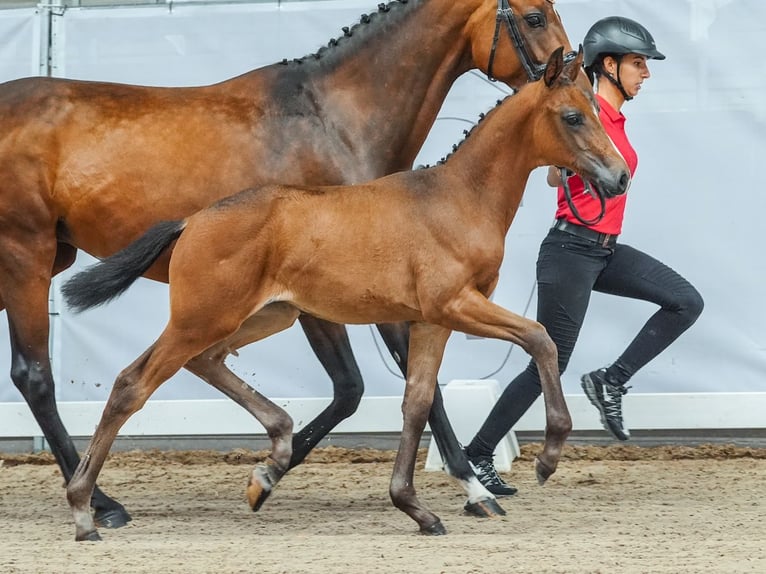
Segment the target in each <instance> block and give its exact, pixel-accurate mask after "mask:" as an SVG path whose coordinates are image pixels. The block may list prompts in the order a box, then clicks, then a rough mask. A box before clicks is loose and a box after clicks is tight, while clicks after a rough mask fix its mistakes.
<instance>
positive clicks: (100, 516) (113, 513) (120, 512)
mask: <svg viewBox="0 0 766 574" xmlns="http://www.w3.org/2000/svg"><path fill="white" fill-rule="evenodd" d="M93 520H94V521H95V522H96V526H99V527H102V528H122V527H123V526H125V525H126V524H127V523H128V522H130V521H131V520H133V518H132V517H131V516H130V514H128V511H127V510H125V509H124V508H110V509H109V510H99V511H97V512H96V513H95V514H94V516H93Z"/></svg>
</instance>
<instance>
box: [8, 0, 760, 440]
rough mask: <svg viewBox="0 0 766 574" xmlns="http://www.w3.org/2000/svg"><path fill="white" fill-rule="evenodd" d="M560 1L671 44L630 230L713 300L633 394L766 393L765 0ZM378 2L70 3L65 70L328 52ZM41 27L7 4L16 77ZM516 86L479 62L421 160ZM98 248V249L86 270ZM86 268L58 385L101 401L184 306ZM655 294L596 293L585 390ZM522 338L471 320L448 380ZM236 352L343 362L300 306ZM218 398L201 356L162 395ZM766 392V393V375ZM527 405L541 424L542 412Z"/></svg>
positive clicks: (529, 229) (215, 69) (389, 381)
mask: <svg viewBox="0 0 766 574" xmlns="http://www.w3.org/2000/svg"><path fill="white" fill-rule="evenodd" d="M556 5H557V7H558V10H559V12H560V13H561V16H562V18H563V20H564V23H565V26H566V28H567V30H568V32H569V36H570V38H571V40H572V42H573V44H575V45H576V44H577V43H578V42H579V41H580V38H582V36H583V35H584V33H585V31H586V30H587V29H588V27H589V26H590V24H591V23H592V22H593V21H595V20H596V19H598V18H601V17H603V16H607V15H612V14H620V15H625V16H628V17H632V18H635V19H636V20H639V21H641V22H642V23H644V24H645V25H646V26H647V27H648V28H649V29H650V30H651V31H652V32H653V34H654V36H655V39H656V40H657V44H658V47H659V49H660V50H661V51H663V52H664V53H665V54H666V55H667V56H668V58H667V60H666V61H664V62H655V63H652V66H651V71H652V73H653V77H652V78H651V79H650V80H649V81H648V82H647V83H646V84H645V86H644V90H642V92H641V95H640V96H639V98H637V100H635V101H633V102H630V103H628V104H626V106H625V108H624V112H625V114H626V115H627V116H628V124H627V129H628V131H629V135H630V137H631V140H632V142H633V144H634V146H635V147H636V149H637V150H638V152H639V157H640V160H639V168H638V172H637V176H636V178H635V180H634V183H633V185H632V188H631V191H630V200H629V204H628V215H627V218H626V225H625V231H624V235H623V241H624V242H626V243H630V244H633V245H634V246H636V247H638V248H640V249H642V250H645V251H647V252H649V253H650V254H652V255H654V256H656V257H657V258H659V259H660V260H662V261H664V262H665V263H667V264H668V265H670V266H671V267H673V268H675V269H676V270H677V271H679V272H680V273H681V274H682V275H684V276H686V277H687V278H688V279H689V280H690V281H691V282H692V283H694V284H695V285H696V286H697V288H698V289H699V290H700V292H701V293H702V295H703V297H704V298H705V301H706V308H705V311H704V313H703V315H702V317H701V318H700V320H699V321H698V323H697V324H696V325H694V326H693V327H692V328H691V329H690V330H689V331H688V332H687V333H686V334H685V335H684V336H683V337H682V338H681V339H679V341H678V342H676V343H675V344H674V345H673V346H672V347H671V348H670V349H668V350H667V351H666V352H665V353H664V354H663V355H661V356H660V357H658V358H657V359H656V360H654V361H653V362H651V363H650V364H649V365H648V366H647V367H646V368H645V369H644V370H642V371H641V372H640V373H639V374H638V375H637V376H636V377H635V379H634V381H633V385H634V387H633V389H632V391H631V395H629V398H628V403H630V399H631V398H633V394H637V395H638V394H646V395H647V396H646V398H647V399H651V400H647V401H645V402H643V403H640V402H635V403H634V404H643V405H647V406H646V407H645V408H646V409H649V410H656V409H657V408H658V405H660V406H664V408H666V409H667V410H665V411H662V412H663V413H664V414H663V415H662V417H661V420H659V421H657V420H655V419H652V420H653V421H654V422H653V423H652V424H653V425H655V426H656V427H657V428H678V425H679V424H681V423H680V422H679V421H681V420H683V421H688V420H693V419H694V415H695V413H693V412H692V413H689V412H685V413H681V412H679V409H686V408H688V405H689V404H691V403H689V402H684V401H681V402H673V401H674V397H675V396H676V395H674V394H673V393H681V394H683V397H685V398H689V397H700V396H706V395H703V393H721V395H720V398H721V400H720V401H716V400H713V401H711V402H706V403H705V404H706V405H708V407H705V408H714V407H715V404H716V402H718V403H719V404H723V403H726V401H727V400H729V401H731V400H732V398H734V399H735V402H734V403H731V402H729V403H726V404H731V405H736V404H747V405H752V404H753V402H752V398H753V395H751V394H750V393H761V392H762V391H763V390H764V380H765V379H766V329H764V322H765V320H766V310H765V309H766V307H765V306H764V304H763V302H762V297H763V295H762V291H763V289H762V286H761V281H762V280H763V276H764V262H763V257H762V255H761V246H760V245H759V244H758V243H757V241H756V239H757V237H758V236H759V235H758V232H759V225H760V223H761V219H762V217H763V216H762V214H763V213H764V212H766V199H765V198H764V194H762V193H760V192H759V187H760V185H761V180H760V178H759V175H760V172H761V170H760V169H759V168H760V165H759V161H762V158H764V157H766V135H765V134H766V129H765V128H766V96H764V88H766V63H764V59H763V57H762V55H761V41H762V40H761V39H762V38H763V37H764V32H766V30H765V28H766V3H764V2H762V1H761V0H579V1H578V0H559V2H557V4H556ZM375 6H376V2H374V1H371V0H344V1H319V2H283V3H281V4H280V5H277V4H275V3H258V4H252V5H247V4H235V5H217V6H208V5H184V4H174V6H173V9H172V11H169V10H168V8H167V7H165V6H153V7H133V8H110V9H69V10H67V11H66V12H65V14H64V15H63V16H61V17H56V18H54V21H53V25H54V30H55V31H56V34H55V36H54V38H55V43H54V46H53V60H52V70H53V74H54V75H57V76H62V77H69V78H78V79H97V80H109V81H120V82H129V83H141V84H151V85H197V84H206V83H211V82H215V81H219V80H222V79H225V78H227V77H230V76H233V75H236V74H239V73H242V72H244V71H247V70H249V69H252V68H255V67H258V66H261V65H265V64H268V63H272V62H274V61H278V60H281V59H282V58H291V57H298V56H302V55H305V54H307V53H310V52H313V51H315V50H316V49H317V48H318V47H319V46H321V45H324V44H326V43H327V41H328V40H329V39H330V38H332V37H337V36H338V35H340V34H341V32H340V28H341V27H342V26H345V25H351V24H353V23H355V22H356V21H358V18H359V15H360V14H361V13H363V12H368V11H370V10H375ZM4 12H5V13H4ZM39 29H40V23H39V22H38V21H37V14H36V12H35V11H34V10H28V11H16V10H14V11H0V74H1V75H2V76H1V77H0V79H2V80H6V79H11V78H14V77H19V76H23V75H30V74H34V73H37V70H38V67H37V66H39V44H40V42H39ZM503 93H504V89H503V88H502V87H501V86H497V85H495V84H490V83H489V82H487V81H486V79H484V77H483V76H480V75H479V74H468V75H466V76H465V77H463V78H461V79H460V80H459V81H458V83H457V84H456V86H455V87H454V89H453V90H452V92H451V93H450V96H449V98H448V101H447V102H446V103H445V106H444V108H443V110H442V112H441V114H440V118H439V120H437V123H436V125H435V127H434V129H433V131H432V133H431V135H430V136H429V139H428V141H427V143H426V145H425V146H424V149H423V151H422V153H421V155H420V157H419V159H418V163H432V162H434V161H435V160H437V159H439V158H440V157H442V156H443V155H444V154H446V153H447V152H449V151H450V148H451V146H452V145H453V144H454V143H457V142H458V141H459V140H460V138H461V137H462V135H461V134H462V131H463V130H464V129H466V128H467V127H469V126H468V123H470V122H473V121H475V120H476V119H477V117H478V114H479V113H480V112H483V111H486V110H487V109H489V108H490V107H491V106H492V105H494V102H495V100H496V99H497V98H498V97H499V96H502V95H503ZM542 176H543V173H542V171H539V172H536V173H535V174H533V177H532V179H531V181H530V185H529V187H528V190H527V193H526V197H525V199H524V204H523V208H522V209H521V210H520V211H519V214H518V216H517V219H516V221H515V222H514V225H513V227H512V229H511V233H510V234H509V237H508V241H507V248H508V250H507V257H506V262H505V265H504V267H503V272H502V279H501V282H500V285H499V287H498V291H497V293H496V295H495V301H496V302H498V303H500V304H503V305H505V306H507V307H508V308H510V309H512V310H514V311H517V312H524V313H526V314H527V315H529V316H534V309H535V300H534V290H533V286H534V267H535V259H536V256H537V248H538V245H539V242H540V240H541V239H542V237H543V236H544V235H545V233H546V230H547V227H548V226H549V224H550V222H551V220H552V218H553V213H554V210H555V192H554V190H551V189H549V188H547V186H545V184H544V182H543V177H542ZM92 261H93V260H92V259H91V258H89V257H88V256H85V255H84V254H81V255H80V256H79V258H78V263H77V265H76V266H75V269H74V270H75V271H76V270H77V269H78V268H81V267H82V266H84V265H86V264H88V263H91V262H92ZM70 274H71V273H70V272H67V273H66V274H63V275H62V276H61V277H60V278H58V279H57V282H56V284H55V285H54V289H53V290H52V301H51V307H52V320H53V333H52V343H51V352H52V357H53V361H54V372H55V375H56V380H57V383H58V385H57V397H58V399H59V400H60V401H101V400H104V399H105V398H106V396H107V394H108V392H109V390H110V388H111V383H112V381H113V379H114V377H115V375H116V374H117V372H119V370H120V369H122V368H123V367H124V366H125V365H127V364H128V363H129V362H130V361H132V360H133V359H134V358H135V357H136V356H137V355H138V354H139V353H140V352H141V351H143V349H144V348H146V347H147V346H148V345H149V344H150V343H151V342H152V341H153V340H154V338H155V337H156V335H157V334H158V333H159V332H160V330H161V328H162V326H163V325H164V322H165V319H166V317H167V310H166V309H167V303H166V299H167V288H166V286H164V285H159V284H156V283H152V282H150V281H147V280H141V281H139V284H137V285H136V286H135V287H134V288H133V289H132V290H131V291H130V292H129V293H128V294H127V295H125V296H124V297H122V298H121V299H120V300H118V301H117V302H115V303H113V304H111V305H109V306H108V307H105V308H103V309H99V310H96V311H91V312H87V313H85V314H82V315H77V316H73V315H71V314H69V313H68V312H67V310H66V309H65V308H63V306H62V304H61V302H60V298H59V295H58V291H57V286H58V284H59V282H60V281H61V280H65V279H66V277H68V276H70ZM654 309H655V308H654V306H653V305H650V304H646V303H641V302H634V301H628V300H624V299H618V298H614V297H608V296H603V295H599V294H595V295H594V297H593V301H592V305H591V310H590V313H589V315H588V318H587V320H586V323H585V326H584V329H583V332H582V336H581V339H580V342H579V343H578V346H577V349H576V350H575V353H574V355H573V357H572V361H571V364H570V368H569V370H568V371H567V373H565V374H564V376H563V378H562V381H563V384H564V390H565V393H567V394H568V395H578V394H580V388H579V384H578V380H579V375H580V374H581V373H582V372H584V371H588V370H592V369H594V368H596V367H599V366H602V365H604V364H607V363H608V362H610V361H611V360H613V359H614V358H616V356H617V355H618V354H619V353H620V351H621V350H622V349H623V348H624V347H625V345H627V343H628V342H629V341H630V339H631V338H632V337H633V336H634V334H635V333H636V332H637V330H638V329H639V327H640V325H641V324H642V323H643V321H645V320H646V318H647V317H648V316H649V315H650V314H651V313H653V312H654ZM5 329H6V327H5V325H3V326H2V327H0V403H2V402H6V403H10V402H17V401H20V400H21V397H20V395H19V394H18V392H17V391H16V389H15V388H14V387H13V386H12V384H11V383H10V378H9V376H8V372H9V364H10V357H9V349H8V345H7V333H6V331H5ZM349 329H350V333H351V338H352V344H353V347H354V351H355V355H356V357H357V360H358V362H359V364H360V367H361V369H362V373H363V375H364V378H365V382H366V388H367V395H368V396H390V397H397V396H400V395H401V392H402V381H401V379H400V377H399V375H398V373H397V372H396V371H395V369H394V367H393V361H392V360H391V359H390V357H389V356H388V355H387V354H386V352H385V351H383V352H381V351H380V350H379V349H381V350H382V343H381V342H380V341H379V338H378V337H377V336H376V334H374V332H373V330H372V329H371V328H369V327H367V326H352V327H350V328H349ZM511 350H512V349H511V348H510V347H509V345H508V344H506V343H502V342H497V341H488V340H475V339H468V338H467V337H465V336H464V335H462V334H455V335H453V337H452V339H451V341H450V344H449V347H448V350H447V353H446V357H445V361H444V365H443V368H442V371H441V375H440V380H441V382H442V383H446V382H447V381H449V380H451V379H477V378H489V377H491V378H496V379H498V380H499V381H500V383H501V385H504V384H506V383H507V382H508V381H509V380H510V379H511V378H512V377H513V376H514V375H515V374H516V373H517V372H518V371H519V370H520V369H522V368H523V367H524V365H525V364H526V362H527V360H528V358H527V356H526V355H525V354H524V353H523V352H522V351H521V350H520V349H515V350H512V352H510V351H511ZM509 352H510V356H509ZM230 363H231V365H232V366H233V368H234V369H235V370H236V371H237V372H239V373H240V374H241V375H242V376H243V377H244V378H246V379H247V380H248V382H250V383H251V384H253V386H255V387H256V388H258V389H259V390H261V391H263V392H264V393H265V394H267V395H268V396H271V397H285V398H298V397H327V396H329V395H330V394H331V386H330V382H329V379H328V377H327V376H326V374H325V373H324V371H323V370H322V368H321V366H320V365H319V362H318V361H317V360H316V358H315V357H314V356H313V354H312V352H311V351H310V349H309V347H308V344H307V342H306V340H305V337H304V336H303V333H302V331H301V329H300V327H299V326H297V325H296V326H295V327H294V328H292V329H291V330H289V331H287V332H285V333H282V334H279V335H277V336H274V337H272V338H271V339H269V340H266V341H263V342H260V343H258V344H256V345H252V346H251V348H249V349H246V350H243V352H242V353H241V355H240V357H239V358H236V359H232V360H231V361H230ZM731 393H747V394H744V395H736V394H735V395H732V394H731ZM678 396H681V395H678ZM218 398H220V395H219V394H218V393H217V392H216V391H214V390H212V389H209V388H207V387H206V385H204V384H203V383H201V382H199V381H197V380H196V379H194V378H193V377H192V376H190V375H186V374H179V375H178V376H177V377H176V378H174V380H172V381H171V382H169V383H168V384H166V385H165V386H163V387H162V388H161V389H160V390H159V391H158V392H157V393H156V394H155V399H157V400H162V399H164V400H175V399H218ZM756 398H757V399H759V400H763V396H761V395H756ZM758 404H763V403H762V402H761V403H758ZM538 406H539V405H538ZM727 412H729V411H727ZM759 412H762V410H761V411H759ZM637 414H640V413H637ZM655 414H656V413H655ZM699 414H700V416H702V415H704V413H699ZM719 415H720V413H719V414H718V415H716V417H717V418H716V417H713V418H712V419H711V418H710V417H708V418H706V419H705V420H706V421H710V420H715V421H718V423H717V426H741V423H742V421H737V420H722V419H721V417H720V416H719ZM534 416H537V415H534ZM642 416H643V417H644V418H642V419H641V420H649V419H651V418H652V413H650V412H646V413H643V414H642ZM742 416H743V417H744V419H743V420H745V419H747V425H749V426H764V425H763V424H762V422H760V421H761V420H762V419H760V417H758V416H756V418H757V419H758V420H757V421H756V422H753V421H752V419H751V418H748V415H747V414H746V413H745V414H743V415H742ZM663 417H664V418H663ZM639 418H640V417H639ZM703 418H704V417H703ZM582 420H583V421H584V422H583V425H585V426H588V425H594V428H598V424H597V419H596V418H595V416H592V417H591V416H588V417H586V418H585V419H582ZM525 424H526V425H528V426H530V427H532V428H540V427H541V424H540V420H539V419H534V420H531V419H530V420H528V421H527V422H526V423H525ZM684 424H688V423H684ZM706 424H710V423H706ZM522 426H524V425H522ZM575 426H576V428H577V426H578V419H577V418H576V419H575Z"/></svg>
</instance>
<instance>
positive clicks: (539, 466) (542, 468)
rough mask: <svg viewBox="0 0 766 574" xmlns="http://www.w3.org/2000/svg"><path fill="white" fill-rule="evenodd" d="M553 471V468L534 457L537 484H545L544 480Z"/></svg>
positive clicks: (554, 470)
mask: <svg viewBox="0 0 766 574" xmlns="http://www.w3.org/2000/svg"><path fill="white" fill-rule="evenodd" d="M554 472H556V469H555V468H551V467H550V466H548V465H547V464H545V463H544V462H543V461H541V460H540V459H539V458H535V474H536V475H537V484H539V485H540V486H542V485H543V484H545V481H546V480H548V479H549V478H550V477H551V475H552V474H553V473H554Z"/></svg>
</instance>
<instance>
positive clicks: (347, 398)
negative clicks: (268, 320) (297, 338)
mask: <svg viewBox="0 0 766 574" xmlns="http://www.w3.org/2000/svg"><path fill="white" fill-rule="evenodd" d="M299 321H300V323H301V327H303V331H304V332H305V334H306V338H307V339H308V341H309V344H310V345H311V348H312V349H313V350H314V353H315V354H316V356H317V358H318V359H319V362H320V363H322V366H323V367H324V369H325V371H327V374H328V375H329V376H330V379H331V380H332V386H333V399H332V402H331V403H330V404H329V405H328V406H327V408H325V409H324V410H323V411H322V412H321V413H319V414H318V415H317V416H316V418H314V420H312V421H311V422H309V423H308V424H307V425H306V426H304V427H303V428H302V429H301V430H300V431H299V432H297V433H296V434H295V435H294V436H293V456H292V459H291V460H290V468H293V467H294V466H297V465H299V464H300V463H301V462H303V460H304V459H305V458H306V455H308V453H309V452H311V450H312V449H313V448H314V447H315V446H316V445H317V444H319V441H320V440H322V439H323V438H324V437H325V436H326V435H327V433H328V432H330V431H331V430H332V429H333V428H335V427H336V426H337V425H338V423H340V422H341V421H342V420H344V419H346V418H348V417H350V416H351V415H352V414H354V413H355V412H356V409H357V407H358V406H359V401H360V400H361V399H362V393H363V392H364V381H363V380H362V374H361V372H360V371H359V366H358V365H357V363H356V360H355V359H354V354H353V352H352V350H351V344H350V343H349V340H348V332H347V331H346V326H345V325H339V324H338V323H330V322H329V321H324V320H322V319H317V318H316V317H312V316H311V315H305V314H303V315H301V316H300V318H299Z"/></svg>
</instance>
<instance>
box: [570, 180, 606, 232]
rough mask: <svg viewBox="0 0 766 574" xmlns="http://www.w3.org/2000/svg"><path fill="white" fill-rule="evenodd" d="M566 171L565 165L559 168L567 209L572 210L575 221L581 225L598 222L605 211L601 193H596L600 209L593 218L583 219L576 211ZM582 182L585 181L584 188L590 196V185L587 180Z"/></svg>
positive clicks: (604, 201) (604, 202)
mask: <svg viewBox="0 0 766 574" xmlns="http://www.w3.org/2000/svg"><path fill="white" fill-rule="evenodd" d="M567 171H568V170H567V168H565V167H560V168H559V174H560V176H561V185H562V187H563V188H564V197H565V198H566V200H567V205H568V206H569V209H570V211H571V212H572V215H574V216H575V218H576V219H577V221H579V222H580V223H582V224H583V225H586V226H589V225H595V224H596V223H598V222H599V221H601V220H602V219H603V217H604V214H605V213H606V200H605V199H604V196H603V194H601V193H596V195H597V196H598V200H599V203H600V204H601V210H600V212H599V214H598V216H596V217H595V218H594V219H583V218H582V216H581V215H580V212H579V211H577V208H576V207H575V204H574V202H573V201H572V190H570V189H569V182H568V181H567V179H569V178H568V177H567ZM584 183H585V189H587V190H588V192H589V193H590V194H591V196H593V191H592V190H591V187H590V185H589V184H588V182H587V181H585V182H584Z"/></svg>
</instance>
